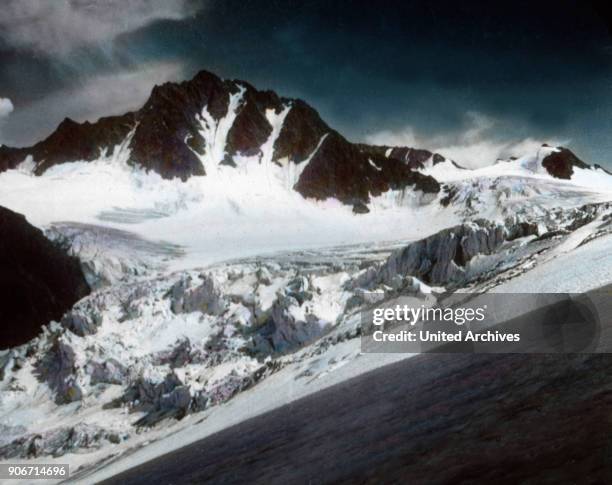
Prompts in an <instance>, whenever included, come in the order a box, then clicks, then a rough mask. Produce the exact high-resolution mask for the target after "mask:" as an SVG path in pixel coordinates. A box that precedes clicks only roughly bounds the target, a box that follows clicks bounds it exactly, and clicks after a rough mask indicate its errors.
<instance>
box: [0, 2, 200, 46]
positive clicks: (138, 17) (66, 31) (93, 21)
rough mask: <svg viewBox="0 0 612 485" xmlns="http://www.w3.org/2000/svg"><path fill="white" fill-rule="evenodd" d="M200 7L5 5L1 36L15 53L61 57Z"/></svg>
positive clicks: (187, 4) (0, 18) (160, 4)
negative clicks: (37, 53) (19, 49)
mask: <svg viewBox="0 0 612 485" xmlns="http://www.w3.org/2000/svg"><path fill="white" fill-rule="evenodd" d="M199 6H201V3H198V2H194V1H193V0H104V1H102V0H49V1H41V0H3V2H2V7H1V8H0V36H1V37H2V38H4V40H5V41H6V42H8V43H9V44H10V45H12V46H14V47H20V48H26V49H31V50H34V51H37V52H43V53H46V54H51V55H58V54H59V55H61V54H66V53H68V52H70V51H71V50H73V49H74V48H76V47H80V46H83V45H87V44H96V43H101V42H104V41H108V40H112V39H114V38H115V37H117V36H118V35H120V34H123V33H125V32H130V31H133V30H136V29H138V28H141V27H144V26H146V25H148V24H150V23H152V22H154V21H156V20H162V19H170V20H179V19H182V18H185V17H187V16H189V15H192V14H193V13H195V12H196V11H197V10H198V9H199V8H198V7H199Z"/></svg>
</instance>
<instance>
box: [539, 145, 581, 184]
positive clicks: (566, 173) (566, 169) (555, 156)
mask: <svg viewBox="0 0 612 485" xmlns="http://www.w3.org/2000/svg"><path fill="white" fill-rule="evenodd" d="M542 166H543V167H544V168H545V169H546V170H547V171H548V173H549V174H551V175H552V176H553V177H556V178H559V179H571V178H572V175H573V174H574V167H578V168H591V167H590V166H589V165H587V164H586V163H584V162H583V161H582V160H580V159H579V158H578V157H577V156H576V155H574V154H573V153H572V152H571V151H570V150H568V149H567V148H563V147H559V148H557V149H556V151H554V152H552V153H550V154H549V155H547V156H545V157H544V158H543V159H542Z"/></svg>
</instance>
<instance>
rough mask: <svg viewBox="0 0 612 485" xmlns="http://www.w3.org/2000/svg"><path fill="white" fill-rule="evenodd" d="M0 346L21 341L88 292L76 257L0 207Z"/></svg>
mask: <svg viewBox="0 0 612 485" xmlns="http://www.w3.org/2000/svg"><path fill="white" fill-rule="evenodd" d="M0 235H1V236H0V295H1V297H0V348H7V347H12V346H16V345H20V344H23V343H25V342H27V341H28V340H30V339H31V338H32V337H34V336H36V335H37V334H38V333H39V331H40V328H41V326H42V325H46V324H48V323H49V322H50V321H51V320H59V319H60V318H61V317H62V315H63V314H64V312H66V311H67V310H68V309H70V307H72V305H74V303H75V302H76V301H78V300H79V299H81V298H83V297H84V296H86V295H87V294H88V293H89V287H88V285H87V282H86V281H85V277H84V275H83V273H82V271H81V268H80V266H79V262H78V260H76V259H75V258H72V257H70V256H68V255H67V254H66V253H65V252H64V251H63V250H62V249H61V248H59V247H58V246H56V245H55V244H53V243H52V242H51V241H49V240H48V239H47V238H45V236H44V235H43V233H42V232H41V231H40V230H39V229H36V228H35V227H33V226H31V225H30V224H29V223H28V222H27V221H26V219H25V217H24V216H22V215H21V214H17V213H15V212H13V211H10V210H8V209H5V208H3V207H0Z"/></svg>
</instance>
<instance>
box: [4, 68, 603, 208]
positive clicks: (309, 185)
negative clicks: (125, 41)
mask: <svg viewBox="0 0 612 485" xmlns="http://www.w3.org/2000/svg"><path fill="white" fill-rule="evenodd" d="M117 146H124V147H126V148H128V149H129V160H128V161H129V163H131V164H133V165H135V166H138V167H142V168H144V169H146V170H147V171H149V170H152V171H154V172H156V173H158V174H160V175H161V176H162V177H163V178H166V179H172V178H179V179H181V180H183V181H185V180H187V179H188V178H189V177H192V176H205V175H207V173H208V172H211V171H214V170H217V169H218V168H219V167H220V166H229V167H237V166H238V165H240V164H242V163H246V162H245V161H246V160H248V161H250V162H255V163H259V164H269V163H272V164H275V165H276V166H279V167H289V168H290V171H291V173H292V174H293V179H292V181H291V187H292V188H293V189H295V190H296V191H298V192H299V193H300V194H301V195H303V196H304V197H308V198H314V199H318V200H324V199H328V198H335V199H338V200H340V201H341V202H343V203H344V204H350V205H352V206H353V208H354V210H355V212H367V211H368V207H367V204H368V203H369V202H370V197H371V196H378V195H380V194H382V193H384V192H387V191H389V190H402V189H404V188H406V187H411V188H412V189H413V190H418V191H421V192H423V193H429V194H437V193H439V191H440V184H439V183H438V181H437V180H436V178H434V176H436V177H437V174H438V173H439V172H440V167H437V170H434V171H433V172H432V171H431V170H429V169H431V168H433V167H434V166H436V165H439V164H441V166H442V167H446V166H448V167H449V168H450V169H451V170H455V169H461V168H462V167H460V166H459V165H457V164H456V163H455V162H452V161H450V160H447V159H446V158H445V157H444V156H442V155H440V154H438V153H432V152H430V151H429V150H424V149H418V148H411V147H391V146H372V145H366V144H356V143H351V142H349V141H348V140H347V139H346V138H344V137H343V136H342V135H341V134H340V133H339V132H337V131H336V130H334V129H332V128H331V127H330V126H329V125H327V123H325V122H324V121H323V120H322V119H321V117H320V116H319V114H318V113H317V111H316V110H315V109H313V108H312V107H311V106H309V105H308V104H307V103H305V102H304V101H302V100H299V99H289V98H283V97H280V96H278V95H277V94H276V93H275V92H273V91H259V90H257V89H256V88H254V87H253V86H252V85H250V84H249V83H247V82H244V81H238V80H223V79H221V78H219V77H218V76H216V75H215V74H212V73H210V72H207V71H201V72H199V73H198V74H197V75H196V76H195V77H194V78H193V79H191V80H189V81H184V82H181V83H165V84H163V85H161V86H155V87H154V88H153V90H152V92H151V94H150V96H149V99H148V100H147V102H146V103H145V104H144V106H143V107H142V108H141V109H139V110H138V111H135V112H129V113H126V114H124V115H121V116H111V117H106V118H101V119H100V120H98V121H96V122H95V123H90V122H84V123H77V122H75V121H73V120H71V119H69V118H66V119H65V120H64V121H62V122H61V123H60V125H59V126H58V127H57V129H56V130H55V132H53V133H52V134H51V135H50V136H49V137H48V138H46V139H45V140H42V141H40V142H39V143H36V144H35V145H33V146H31V147H26V148H11V147H6V146H1V147H0V172H2V171H4V170H8V169H11V168H15V167H17V166H18V165H19V164H20V163H22V162H23V161H24V160H26V159H27V158H28V157H31V160H32V161H33V162H34V174H36V175H42V174H43V173H44V172H45V171H47V170H48V169H49V168H51V167H53V166H54V165H57V164H61V163H65V162H74V161H93V160H96V159H98V158H99V157H100V156H101V155H103V154H104V153H107V152H109V151H112V150H113V149H114V148H115V147H117ZM541 152H542V153H543V154H545V156H543V157H538V160H537V162H536V165H537V167H533V169H534V170H535V171H542V172H544V173H548V174H550V175H551V176H553V177H556V178H562V179H569V178H571V177H572V174H573V173H574V168H581V169H584V168H587V169H588V168H591V167H590V166H589V165H587V164H586V163H584V162H583V161H581V160H580V159H579V158H578V157H576V156H575V155H574V154H573V153H572V152H571V151H569V150H568V149H566V148H556V149H553V148H549V147H546V146H544V147H543V150H541ZM445 162H448V163H445ZM442 170H444V169H442ZM423 171H424V172H430V173H429V175H426V174H425V173H423ZM432 175H433V176H432Z"/></svg>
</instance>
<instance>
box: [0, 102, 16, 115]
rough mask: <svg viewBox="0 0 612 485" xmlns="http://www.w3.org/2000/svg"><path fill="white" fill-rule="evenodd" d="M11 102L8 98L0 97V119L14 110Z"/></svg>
mask: <svg viewBox="0 0 612 485" xmlns="http://www.w3.org/2000/svg"><path fill="white" fill-rule="evenodd" d="M14 109H15V108H14V106H13V103H12V102H11V100H10V99H8V98H0V119H2V118H6V117H7V116H8V115H10V114H11V113H12V112H13V110H14Z"/></svg>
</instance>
